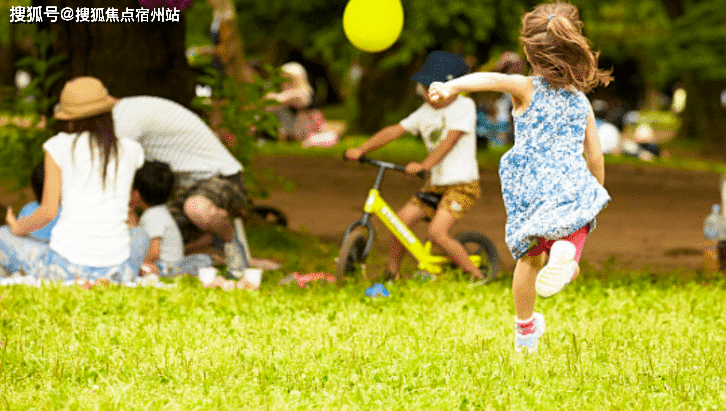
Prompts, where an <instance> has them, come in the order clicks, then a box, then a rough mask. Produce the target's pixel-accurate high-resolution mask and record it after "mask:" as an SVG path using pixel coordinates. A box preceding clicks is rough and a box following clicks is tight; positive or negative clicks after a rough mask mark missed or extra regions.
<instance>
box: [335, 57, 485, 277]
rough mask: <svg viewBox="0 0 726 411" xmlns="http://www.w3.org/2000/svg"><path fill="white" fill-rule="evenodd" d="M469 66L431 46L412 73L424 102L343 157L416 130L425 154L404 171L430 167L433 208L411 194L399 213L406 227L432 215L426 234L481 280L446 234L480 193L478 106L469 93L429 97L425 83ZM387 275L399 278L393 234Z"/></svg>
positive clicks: (398, 251) (459, 73) (410, 172)
mask: <svg viewBox="0 0 726 411" xmlns="http://www.w3.org/2000/svg"><path fill="white" fill-rule="evenodd" d="M468 71H469V67H468V66H467V64H466V62H464V59H463V58H462V57H461V56H458V55H456V54H451V53H447V52H443V51H434V52H432V53H431V54H430V55H429V56H428V57H427V59H426V62H425V63H424V66H423V67H422V68H421V70H420V71H419V72H418V73H416V74H414V75H413V76H412V80H414V81H416V82H417V83H418V84H417V91H418V92H419V94H420V95H421V96H422V97H423V99H424V103H423V104H422V105H421V107H419V108H418V110H416V111H414V112H413V113H412V114H411V115H409V116H408V117H406V118H405V119H403V120H401V122H400V123H398V124H394V125H391V126H388V127H385V128H383V129H382V130H380V131H379V132H377V133H376V134H374V135H373V136H372V137H371V138H370V139H368V141H366V142H365V143H363V144H361V145H360V147H356V148H351V149H349V150H347V151H346V152H345V156H346V158H348V159H351V160H357V159H359V158H360V157H361V156H362V155H364V154H366V153H368V152H370V151H373V150H376V149H378V148H380V147H382V146H384V145H386V144H388V143H389V142H391V141H393V140H395V139H397V138H399V137H401V136H402V135H404V134H406V133H407V132H410V133H413V134H418V135H420V136H421V138H422V139H423V141H424V144H426V148H427V149H428V150H429V155H428V157H426V158H425V159H424V160H423V161H421V162H420V163H419V162H411V163H409V164H408V165H406V174H408V175H416V174H418V173H419V172H421V171H424V170H425V171H430V173H431V178H430V181H429V183H428V184H426V186H425V187H424V188H423V189H422V191H423V192H425V193H431V194H434V195H440V196H441V201H440V202H439V204H438V206H437V207H436V208H434V207H432V206H431V205H428V204H426V203H424V202H423V201H421V200H419V199H418V198H417V197H415V196H414V197H413V198H412V199H411V201H409V202H408V203H407V204H406V205H405V206H403V208H402V209H401V210H399V211H398V217H399V218H400V219H401V221H403V223H404V224H406V226H408V227H411V226H412V225H413V224H415V223H417V222H419V221H421V220H423V219H424V218H426V217H428V218H431V224H430V225H429V230H428V235H429V238H430V239H431V240H432V241H433V242H434V243H435V244H436V245H438V246H439V247H441V248H442V249H443V250H444V252H446V254H447V255H448V256H449V257H450V258H451V259H452V260H453V261H454V262H456V264H457V265H458V266H459V267H461V269H463V270H464V271H466V272H467V273H469V274H471V276H472V277H474V278H478V279H484V276H483V275H482V273H481V270H479V268H478V267H476V266H475V265H474V263H472V262H471V260H470V259H469V255H468V253H467V251H466V249H465V248H464V247H463V246H462V245H461V244H460V243H459V242H458V241H456V240H455V239H454V238H453V237H451V235H450V234H449V230H450V229H451V226H452V225H453V224H454V222H455V221H456V220H457V219H459V218H460V217H461V216H462V215H463V213H464V212H465V211H467V210H468V209H469V208H470V207H471V206H472V205H473V204H474V202H475V201H476V199H477V198H478V197H479V195H480V188H479V168H478V164H477V161H476V134H475V128H476V105H475V104H474V101H473V100H472V99H470V98H469V97H463V96H458V95H453V96H450V97H449V98H446V99H442V100H439V101H435V102H434V101H431V100H430V99H429V98H428V91H427V88H428V86H429V84H431V83H432V82H435V81H446V80H447V79H452V78H456V77H459V76H462V75H464V74H466V73H467V72H468ZM388 250H389V251H388V263H387V267H386V268H387V270H388V275H390V276H392V277H393V278H398V276H399V273H398V271H399V267H400V264H401V257H402V253H403V245H401V243H400V242H398V240H397V239H396V238H395V237H394V238H392V239H391V242H390V245H389V249H388Z"/></svg>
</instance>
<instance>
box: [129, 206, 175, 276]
mask: <svg viewBox="0 0 726 411" xmlns="http://www.w3.org/2000/svg"><path fill="white" fill-rule="evenodd" d="M139 227H141V228H142V229H144V231H146V234H148V235H149V238H150V239H152V240H153V239H154V238H157V237H158V238H159V240H160V242H161V248H160V250H159V260H161V261H163V262H165V263H175V262H177V261H179V260H181V259H182V257H184V241H183V240H182V235H181V231H179V227H178V226H177V225H176V221H174V217H172V216H171V213H170V212H169V209H168V208H166V206H165V205H163V204H160V205H157V206H153V207H149V208H147V209H146V211H144V213H143V214H141V219H140V220H139Z"/></svg>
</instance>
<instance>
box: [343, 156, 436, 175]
mask: <svg viewBox="0 0 726 411" xmlns="http://www.w3.org/2000/svg"><path fill="white" fill-rule="evenodd" d="M343 158H344V159H346V160H347V158H345V156H343ZM358 162H359V163H366V164H371V165H374V166H376V167H382V168H387V169H389V170H396V171H400V172H402V173H405V172H406V167H404V166H402V165H400V164H396V163H391V162H388V161H382V160H374V159H372V158H368V157H365V156H361V157H360V158H359V159H358ZM416 176H417V177H419V178H426V172H425V171H419V172H418V173H416Z"/></svg>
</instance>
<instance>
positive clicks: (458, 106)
mask: <svg viewBox="0 0 726 411" xmlns="http://www.w3.org/2000/svg"><path fill="white" fill-rule="evenodd" d="M400 124H401V126H402V127H403V128H405V129H406V131H408V132H409V133H412V134H417V135H420V136H421V138H422V139H423V141H424V144H426V148H427V149H428V150H429V152H431V151H433V150H434V149H435V148H436V146H438V145H439V143H441V141H443V140H444V138H446V136H447V135H448V133H449V131H450V130H459V131H462V132H463V133H464V134H462V135H461V137H459V141H457V142H456V144H455V145H454V147H452V148H451V150H450V151H449V152H448V153H447V154H446V156H445V157H444V158H443V159H442V160H441V162H439V164H436V165H435V166H433V167H432V168H431V185H434V186H443V185H452V184H459V183H470V182H472V181H477V180H479V166H478V164H477V162H476V134H475V130H476V104H474V100H472V99H471V98H469V97H463V96H459V97H457V98H456V100H454V101H453V102H451V104H449V105H448V106H446V107H443V108H440V109H435V108H434V107H432V106H431V105H430V104H429V103H423V104H422V105H421V107H419V108H418V109H417V110H416V111H414V112H413V113H411V114H410V115H409V116H408V117H406V118H404V119H403V120H401V122H400Z"/></svg>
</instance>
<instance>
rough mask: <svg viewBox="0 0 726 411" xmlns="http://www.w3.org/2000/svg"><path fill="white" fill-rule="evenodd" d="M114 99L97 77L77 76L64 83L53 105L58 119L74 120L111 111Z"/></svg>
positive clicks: (114, 102)
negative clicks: (57, 99)
mask: <svg viewBox="0 0 726 411" xmlns="http://www.w3.org/2000/svg"><path fill="white" fill-rule="evenodd" d="M116 101H117V100H116V99H115V98H113V97H111V96H109V95H108V91H106V87H104V86H103V83H101V81H100V80H99V79H97V78H94V77H78V78H76V79H73V80H71V81H69V82H67V83H66V85H65V86H63V91H61V95H60V102H59V103H58V104H56V106H55V114H54V115H55V118H57V119H58V120H76V119H79V118H86V117H92V116H95V115H98V114H101V113H105V112H108V111H111V109H112V108H113V106H114V104H116Z"/></svg>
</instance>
